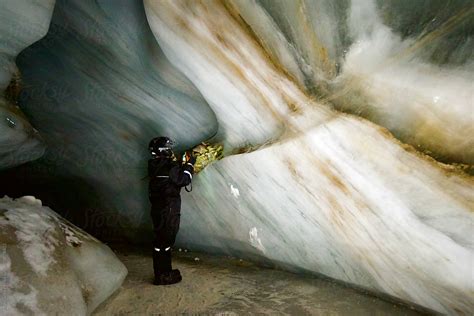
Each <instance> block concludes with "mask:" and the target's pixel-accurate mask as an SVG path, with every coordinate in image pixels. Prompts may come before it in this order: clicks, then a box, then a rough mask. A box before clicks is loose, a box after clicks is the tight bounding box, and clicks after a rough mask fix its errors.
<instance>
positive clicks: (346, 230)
mask: <svg viewBox="0 0 474 316" xmlns="http://www.w3.org/2000/svg"><path fill="white" fill-rule="evenodd" d="M229 3H233V2H232V1H230V2H229ZM229 3H226V4H225V5H222V4H221V3H217V2H206V3H199V4H195V5H193V6H191V7H189V6H188V4H187V3H185V2H173V1H166V2H160V3H159V4H157V3H156V2H154V1H145V8H146V12H147V17H148V20H149V22H150V26H151V28H152V30H153V32H154V34H155V36H156V38H157V41H158V42H159V44H160V45H161V47H162V48H163V51H164V53H165V54H166V55H167V56H168V58H169V59H170V61H171V62H172V63H174V64H175V65H176V67H178V68H179V69H180V70H181V71H183V73H185V74H186V75H187V76H188V77H189V78H190V80H191V81H192V82H193V83H194V84H195V85H196V86H197V87H198V88H199V89H200V91H201V92H202V93H203V96H204V98H206V100H208V102H209V104H210V106H211V107H212V108H213V109H214V110H215V112H216V116H217V119H218V121H219V122H220V123H222V122H224V123H222V124H221V125H220V128H225V129H226V133H225V135H226V137H228V138H225V140H227V146H237V147H238V146H239V145H242V143H241V141H239V138H243V139H247V140H248V141H249V142H250V143H254V142H257V143H259V142H260V144H262V143H265V142H268V143H267V144H264V146H263V147H261V148H259V149H258V150H256V151H253V152H251V153H247V154H243V155H237V156H232V157H227V158H225V159H224V160H223V161H221V162H218V163H216V164H214V165H212V166H210V167H208V169H206V170H204V171H203V172H202V173H200V174H199V176H197V177H196V180H195V186H194V187H195V189H194V192H193V193H192V194H191V195H186V196H185V204H184V205H185V210H186V213H185V215H184V216H183V219H184V222H185V223H186V224H185V225H183V226H184V227H183V229H182V233H181V235H180V240H181V242H183V243H188V244H189V245H191V246H194V247H199V248H201V249H218V250H219V251H221V252H228V253H240V254H244V255H245V254H247V255H249V254H252V253H254V254H255V255H259V256H261V255H262V254H261V252H262V249H266V250H267V251H265V252H264V258H266V259H271V260H272V261H274V262H280V263H281V264H282V265H283V266H287V267H288V266H290V267H291V266H293V267H298V268H303V269H306V270H309V271H314V272H320V273H323V274H325V275H329V276H331V277H333V278H336V279H339V280H343V281H347V282H350V283H353V284H357V285H359V286H362V287H365V288H369V289H372V290H376V291H381V292H384V293H388V294H390V295H393V296H395V297H399V298H402V299H404V300H408V301H412V302H415V303H418V304H420V305H423V306H427V307H430V308H432V309H434V310H437V311H441V312H447V313H456V312H461V313H469V311H471V310H472V309H473V308H474V305H473V302H472V300H471V294H472V292H473V290H474V288H473V278H472V273H471V272H472V258H473V248H472V247H473V239H472V233H471V231H472V220H473V218H474V215H473V212H472V210H473V206H474V204H473V202H474V201H473V193H474V190H473V183H472V179H470V178H468V177H467V176H463V175H458V174H456V171H453V172H450V171H449V168H448V167H446V166H443V165H441V164H439V163H436V162H434V161H432V160H431V159H430V158H428V157H426V156H422V155H420V154H417V153H413V152H410V150H409V148H408V147H404V146H402V144H401V143H399V142H398V141H397V140H396V139H395V138H393V136H391V135H390V134H389V133H387V132H386V131H385V130H384V129H382V128H380V127H377V126H374V125H373V124H371V123H369V122H368V121H365V120H361V119H360V118H356V117H351V116H346V115H343V114H341V113H336V112H334V111H331V109H330V108H329V107H328V105H327V104H324V103H322V102H319V101H317V100H315V99H314V98H311V97H308V95H307V94H306V93H305V92H304V90H302V89H301V88H300V85H298V84H297V83H295V82H294V81H291V80H290V79H289V77H288V76H287V75H286V74H285V73H284V72H282V71H281V70H280V69H278V67H276V66H275V64H274V63H272V62H271V60H269V59H268V58H267V55H265V53H264V51H263V50H262V47H261V46H260V45H259V43H258V42H256V41H255V38H254V37H252V35H253V34H252V33H250V32H248V30H247V29H246V28H245V25H246V24H244V23H243V21H242V20H241V19H240V18H239V16H238V15H236V14H235V11H233V10H234V9H235V8H233V7H232V6H231V5H229ZM237 3H238V4H240V5H243V6H244V7H245V6H248V5H254V6H255V5H256V4H255V2H253V1H245V2H239V1H238V2H237ZM285 3H288V2H285ZM370 3H371V2H370V1H366V2H363V3H359V2H358V1H353V2H352V7H351V8H350V9H349V10H350V11H351V12H352V13H353V14H356V13H357V12H358V13H361V12H360V10H365V8H360V7H358V6H357V4H364V5H367V4H369V7H370ZM298 8H299V7H298ZM256 12H257V11H256ZM280 12H282V11H280ZM354 12H355V13H354ZM300 13H301V12H300ZM362 13H365V14H368V15H369V16H373V15H374V14H376V13H375V12H373V11H367V12H362ZM253 14H255V12H253ZM363 16H364V14H362V17H361V18H359V22H361V21H363ZM353 18H354V17H351V19H353ZM354 19H355V18H354ZM366 22H368V23H369V24H370V21H366ZM259 23H261V21H260V22H259ZM248 25H249V26H250V27H252V23H249V24H248ZM298 32H299V34H300V36H302V35H301V31H298ZM305 36H306V34H305ZM384 38H385V40H390V35H388V34H385V36H384ZM243 43H245V45H244V44H243ZM354 45H358V44H357V43H356V44H354ZM374 46H376V45H374ZM351 49H355V50H357V49H358V48H357V47H356V48H351ZM350 57H351V56H350V54H348V55H346V59H350ZM322 62H323V60H319V61H318V60H313V61H312V63H311V64H310V65H309V66H311V67H316V66H317V65H321V63H322ZM358 66H360V65H358ZM318 69H319V70H321V69H322V70H324V69H323V67H322V66H320V67H319V68H318ZM412 69H413V67H412ZM205 70H209V71H208V72H207V71H205ZM376 74H381V72H380V71H379V72H376ZM404 74H407V73H406V72H404ZM326 75H327V73H326ZM408 75H410V76H411V75H412V74H410V73H408ZM435 75H436V74H435ZM315 76H316V74H315ZM342 76H344V70H343V73H342ZM217 78H219V79H217ZM222 78H225V79H222ZM434 78H436V77H434ZM434 78H430V80H435V79H434ZM457 78H459V77H457ZM313 79H314V80H317V79H318V78H317V76H316V77H315V78H313ZM461 79H462V78H460V80H461ZM335 80H337V78H336V79H335ZM420 80H421V81H423V77H422V78H421V79H420ZM220 82H225V83H224V86H225V90H223V91H220V92H219V93H214V91H215V89H216V88H215V85H217V84H219V83H220ZM463 82H464V81H463ZM229 83H231V84H229ZM407 83H408V82H407ZM466 83H467V81H466ZM423 84H425V83H423V82H421V83H420V85H423ZM463 87H464V86H463V85H462V84H461V85H460V86H457V88H459V89H460V90H461V91H463ZM391 88H392V87H391V86H390V85H387V89H389V90H390V89H391ZM415 88H416V87H415ZM341 89H342V88H341ZM436 93H441V92H440V91H437V92H436ZM453 93H457V92H456V90H454V92H453ZM405 94H406V93H405ZM468 94H469V92H468ZM405 96H409V95H405ZM465 96H466V97H465V98H464V97H463V96H462V94H461V99H460V100H459V101H460V106H461V107H463V110H461V112H460V116H459V117H458V118H457V119H455V120H454V121H452V122H450V123H449V122H444V123H443V124H442V125H443V126H438V129H442V128H458V127H460V126H461V125H462V126H464V129H465V128H470V125H469V122H471V121H472V118H471V117H469V115H468V114H469V111H470V110H471V106H472V104H470V102H469V101H470V100H469V97H468V95H467V94H466V95H465ZM388 97H390V93H389V94H388ZM413 102H414V103H413V104H416V103H417V101H416V100H415V101H413ZM249 105H250V106H251V108H250V110H247V111H246V114H249V115H252V117H253V118H252V119H246V120H243V117H242V115H236V114H234V113H239V110H240V109H249ZM400 106H402V105H400ZM409 107H410V105H409ZM427 112H428V113H429V111H427ZM452 112H456V111H454V110H453V111H452ZM386 115H387V117H389V118H391V119H392V120H393V121H394V122H398V124H400V125H403V124H404V123H403V122H404V121H403V120H397V118H396V117H395V114H394V112H392V113H387V114H386ZM410 116H411V115H410V114H409V113H408V114H407V119H408V120H411V119H413V117H410ZM241 119H242V120H241ZM236 121H238V122H239V123H240V124H242V123H243V124H245V126H244V128H245V129H243V128H242V126H239V128H236V126H238V125H236V123H235V122H236ZM260 121H265V122H266V123H267V124H266V125H262V124H260ZM272 121H273V122H274V124H273V125H271V124H270V123H271V122H272ZM465 122H467V124H465ZM444 125H445V126H444ZM228 126H230V127H228ZM401 128H402V129H404V130H405V131H406V133H407V134H412V135H415V134H416V131H414V130H412V129H410V127H407V126H405V127H401ZM462 132H463V130H462V129H461V130H459V131H457V132H456V133H455V134H456V135H457V136H456V137H460V138H459V139H463V140H466V137H465V135H463V134H462ZM431 136H433V135H431ZM277 139H278V140H277ZM470 141H471V140H470V139H467V143H469V142H470ZM455 142H456V141H455ZM467 143H466V142H464V143H463V144H464V145H466V144H467ZM445 147H448V146H445ZM461 147H462V146H461ZM467 150H468V149H467V147H463V152H466V151H467ZM229 183H232V185H231V190H230V191H229V189H228V188H227V187H226V184H229ZM233 183H235V184H236V185H238V187H239V198H235V197H236V194H235V188H234V185H233ZM255 225H258V226H262V227H265V230H264V233H263V234H259V235H258V239H257V237H256V233H257V231H256V230H255V229H254V227H255ZM249 231H250V242H249V233H248V232H249ZM204 237H205V238H204ZM256 245H258V247H256ZM255 249H257V253H255ZM434 262H436V264H434Z"/></svg>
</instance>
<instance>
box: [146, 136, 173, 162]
mask: <svg viewBox="0 0 474 316" xmlns="http://www.w3.org/2000/svg"><path fill="white" fill-rule="evenodd" d="M173 145H174V142H173V141H172V140H171V139H170V138H168V137H164V136H161V137H155V138H153V139H152V140H151V141H150V144H148V150H150V153H151V154H152V155H153V156H166V157H171V155H172V154H173V151H172V149H173Z"/></svg>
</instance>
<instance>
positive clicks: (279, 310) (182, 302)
mask: <svg viewBox="0 0 474 316" xmlns="http://www.w3.org/2000/svg"><path fill="white" fill-rule="evenodd" d="M113 248H114V250H115V251H116V252H117V255H118V257H119V258H120V260H122V262H124V264H125V265H126V266H127V269H128V271H129V274H128V276H127V278H126V279H125V281H124V284H123V287H122V289H121V291H120V292H117V293H116V294H115V295H113V296H112V297H111V298H110V299H109V300H107V301H106V302H105V303H104V304H102V305H101V306H100V307H99V308H98V309H97V310H96V312H95V313H94V315H118V314H120V315H129V314H130V315H150V314H156V313H160V314H163V315H168V314H173V315H180V314H183V313H184V314H190V315H195V314H206V315H250V314H252V315H262V314H265V315H275V314H278V315H328V314H330V315H369V314H370V315H410V316H411V315H425V314H428V313H429V312H427V311H425V310H415V309H413V307H409V306H405V305H401V304H399V303H395V302H394V301H389V300H382V299H380V298H377V297H374V296H371V295H368V294H365V293H362V292H359V291H356V290H354V289H351V288H347V287H345V286H344V285H341V284H338V283H334V282H331V281H328V280H323V279H319V278H313V277H308V276H301V275H295V274H291V273H288V272H283V271H278V270H273V269H265V268H261V267H257V266H255V265H253V264H250V263H248V262H246V261H241V260H239V259H235V258H230V257H227V258H226V257H215V256H209V255H204V254H201V253H193V252H187V253H185V252H184V251H183V252H175V260H174V265H175V267H177V268H179V269H180V270H181V273H182V274H183V281H182V282H181V283H179V284H177V285H173V286H168V287H156V286H154V285H152V284H151V280H152V278H153V271H152V268H151V267H152V261H151V256H150V255H149V253H148V252H147V250H144V249H131V248H130V247H129V246H126V247H124V246H119V247H116V248H115V247H113Z"/></svg>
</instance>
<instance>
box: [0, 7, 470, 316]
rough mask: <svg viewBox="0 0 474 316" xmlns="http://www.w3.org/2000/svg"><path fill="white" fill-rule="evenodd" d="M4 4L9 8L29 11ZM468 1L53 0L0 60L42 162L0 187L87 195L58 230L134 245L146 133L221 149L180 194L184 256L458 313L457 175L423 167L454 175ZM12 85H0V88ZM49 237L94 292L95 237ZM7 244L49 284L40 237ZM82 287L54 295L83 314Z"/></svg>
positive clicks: (49, 245) (461, 142) (460, 204)
mask: <svg viewBox="0 0 474 316" xmlns="http://www.w3.org/2000/svg"><path fill="white" fill-rule="evenodd" d="M0 3H1V2H0ZM12 3H13V2H8V3H7V4H6V5H7V6H8V5H9V7H10V8H13V9H15V10H16V11H15V12H30V11H28V10H25V11H22V10H23V9H22V8H23V7H22V5H20V4H35V5H39V2H35V1H33V0H31V1H28V2H27V1H21V2H18V3H19V4H18V7H15V5H12ZM41 3H46V2H41ZM466 3H467V2H463V1H453V2H448V3H446V2H443V1H428V0H420V1H416V2H413V1H409V0H387V1H381V0H377V1H372V0H366V1H362V0H340V1H331V0H301V1H284V0H228V1H203V2H197V1H159V2H158V1H153V0H145V1H144V4H143V3H142V2H141V1H134V0H124V1H120V5H118V4H117V2H114V1H107V0H97V1H92V0H69V1H67V0H58V1H56V5H55V10H54V14H53V16H52V23H51V26H50V28H49V32H48V34H47V36H46V37H44V38H43V39H42V40H40V41H39V42H37V43H35V44H33V45H32V46H30V47H28V48H27V49H26V50H24V51H23V52H22V53H20V54H19V56H18V58H17V64H18V67H19V70H20V72H21V79H22V84H23V86H24V88H23V92H22V94H21V97H20V99H19V104H20V106H21V110H22V111H23V112H24V113H25V115H26V117H27V119H26V118H25V119H24V122H25V126H27V125H26V124H27V121H29V122H31V124H32V125H33V126H35V128H37V130H38V131H39V133H40V134H41V138H42V139H43V140H44V144H45V145H46V146H47V151H46V153H45V155H44V156H43V157H42V158H41V159H39V160H37V161H35V162H33V163H28V164H26V165H25V166H22V167H20V168H16V169H10V170H11V173H13V175H12V176H9V179H10V180H11V179H13V178H14V177H15V172H17V174H16V176H17V180H18V181H17V187H19V191H21V192H23V193H24V194H26V193H28V194H33V193H35V192H41V198H42V199H43V197H45V198H47V200H48V205H50V202H49V201H51V202H58V201H61V202H62V204H64V205H65V206H67V201H68V200H69V199H71V200H72V198H71V197H74V199H75V201H76V200H77V201H79V202H81V203H82V202H83V200H84V201H87V203H84V204H85V205H87V207H84V208H82V209H81V208H80V207H77V206H76V205H70V207H66V208H64V209H63V208H57V210H58V211H61V210H63V211H64V210H69V209H72V208H76V209H77V210H79V212H75V214H74V216H70V218H78V217H81V216H82V217H84V222H86V224H87V223H92V224H95V225H97V226H98V229H101V228H103V227H104V226H103V224H104V223H106V225H105V227H107V228H108V229H103V230H104V231H111V229H116V232H118V233H119V234H122V235H127V236H128V237H131V238H132V239H133V240H134V241H138V240H139V238H142V237H143V236H147V235H146V234H147V233H149V230H150V226H151V223H150V221H149V218H148V212H149V211H148V206H149V205H148V201H147V197H146V183H147V181H146V178H145V175H146V160H147V159H148V154H147V151H146V147H147V142H148V141H149V139H150V138H151V137H153V136H157V135H158V134H163V133H165V134H168V135H169V136H171V137H172V138H175V139H177V141H178V143H179V146H178V150H182V149H185V148H189V147H191V146H193V145H195V144H197V143H199V142H201V141H204V140H207V139H211V141H212V142H220V143H223V144H224V146H225V155H226V157H225V158H224V159H223V160H222V161H219V162H216V163H214V164H212V165H210V166H208V167H206V169H204V170H203V171H202V172H201V173H199V174H198V175H197V176H196V177H195V185H194V191H193V192H192V193H191V194H184V195H183V196H184V200H183V217H182V220H183V225H182V229H181V232H180V235H179V236H178V237H179V242H180V243H181V244H182V245H188V246H191V247H195V248H199V249H202V250H208V251H209V250H215V251H218V252H220V253H228V254H231V255H239V256H243V257H249V258H253V259H255V260H261V261H265V262H267V261H271V262H274V263H277V264H279V265H280V266H282V267H285V268H287V269H292V270H295V271H301V270H304V271H307V272H308V271H309V272H316V273H322V274H325V275H328V276H331V277H333V278H336V279H339V280H342V281H345V282H348V283H351V284H355V285H358V286H361V287H364V288H368V289H370V290H373V291H376V292H383V293H388V294H390V295H392V296H395V297H398V298H401V299H404V300H408V301H411V302H416V303H418V304H421V305H423V306H427V307H430V308H432V309H435V310H437V311H440V312H446V313H463V312H464V313H468V312H469V311H470V310H472V308H473V303H472V300H471V299H470V296H469V295H470V294H472V292H473V288H472V284H473V279H472V267H471V266H470V264H471V265H472V260H473V249H472V248H473V244H474V241H473V238H472V217H473V211H472V210H473V203H474V201H473V196H474V192H473V190H474V189H473V188H474V186H473V180H472V177H470V176H468V175H466V174H462V173H460V172H459V170H458V169H457V167H456V166H454V165H451V166H450V165H444V164H442V163H439V162H438V161H436V160H434V159H432V158H431V157H433V158H435V159H438V160H439V161H444V162H456V163H466V164H469V163H471V164H472V157H473V151H472V148H474V146H472V144H473V143H472V137H469V135H470V134H471V133H472V126H473V125H474V124H472V123H473V116H472V97H473V96H472V80H473V73H474V71H473V68H472V65H473V64H472V44H473V43H474V42H473V41H472V30H473V28H472V19H471V21H470V20H469V17H470V16H472V8H471V7H469V6H466ZM2 7H3V4H2ZM470 8H471V9H470ZM50 9H52V2H51V7H50ZM41 12H45V11H41V10H38V15H41V14H42V13H41ZM30 13H31V12H30ZM1 14H2V13H0V15H1ZM24 16H29V17H31V15H28V14H25V15H24ZM41 21H43V22H42V23H43V24H41V27H38V29H37V30H36V29H35V30H34V32H27V33H28V34H29V35H33V34H34V35H35V36H34V38H32V39H31V41H28V43H26V42H25V45H23V46H22V47H21V49H23V48H24V47H26V46H28V45H30V44H31V43H32V42H33V41H34V40H37V39H39V38H40V37H41V36H40V33H41V32H43V33H41V34H43V35H44V32H45V30H46V29H47V25H48V24H49V20H48V23H46V19H41ZM3 22H4V21H3V20H2V22H0V25H1V27H2V28H1V29H0V30H2V34H3V32H4V28H3V26H4V25H6V27H8V25H10V24H12V23H13V25H18V24H16V23H18V22H16V21H15V22H11V21H10V22H8V23H9V24H2V23H3ZM20 22H21V23H19V24H20V25H24V23H23V20H20ZM40 31H41V32H40ZM37 32H38V33H37ZM11 38H12V37H10V39H11ZM9 45H10V44H9ZM18 52H19V50H18V51H15V52H14V53H10V54H9V55H8V56H9V58H10V59H9V60H10V61H11V60H13V59H12V58H13V56H16V55H17V54H18ZM2 56H3V55H2ZM13 72H14V71H13V70H11V69H9V70H8V72H2V75H4V74H6V76H8V79H7V80H6V81H5V82H6V83H8V82H9V81H10V77H11V76H12V73H13ZM3 89H4V87H3V88H2V90H3ZM2 100H3V99H2ZM2 102H3V101H2ZM6 108H7V107H5V106H3V107H0V111H2V110H3V109H6ZM13 108H14V107H13ZM13 108H12V106H11V105H8V110H7V111H8V113H11V112H12V111H11V110H10V109H13ZM341 110H342V111H345V112H349V113H351V115H349V114H343V113H342V112H340V111H341ZM358 116H362V117H364V118H367V119H369V120H371V121H372V122H374V123H376V124H378V125H380V126H378V125H375V124H374V123H371V122H369V121H367V120H365V119H363V118H360V117H358ZM7 123H8V124H10V125H12V123H11V122H9V121H8V122H7ZM16 124H18V123H16ZM0 125H1V122H0ZM381 126H382V127H381ZM384 127H385V128H387V129H389V130H390V131H391V132H392V133H393V136H395V137H396V138H394V137H393V136H392V134H390V132H388V131H387V130H386V129H385V128H384ZM18 130H19V131H23V129H18ZM5 131H8V132H15V133H16V131H15V130H14V129H11V128H10V130H8V129H5ZM31 131H34V130H33V129H31V130H30V132H29V133H30V134H32V133H33V132H31ZM0 132H3V129H2V126H0ZM30 134H28V133H26V134H25V133H24V134H22V135H27V136H21V135H20V134H5V133H3V134H0V155H1V153H2V152H5V150H6V149H5V148H8V150H12V152H14V153H15V155H16V156H15V157H17V158H16V159H19V158H18V157H23V158H25V159H24V160H22V161H27V160H32V159H34V158H36V157H38V156H39V155H41V153H42V150H43V149H42V148H43V147H41V146H39V147H37V148H38V149H39V151H38V154H34V152H35V151H34V150H30V149H28V146H22V149H24V150H26V151H28V152H29V153H32V155H31V156H29V157H28V155H26V156H25V155H23V154H22V153H21V152H20V151H19V150H18V146H11V145H8V147H6V146H3V144H4V143H5V141H6V140H8V141H12V140H14V141H15V140H18V139H20V136H21V137H24V139H27V142H28V144H30V145H32V146H33V147H34V146H36V145H35V144H36V143H35V142H33V141H32V137H30V136H28V135H30ZM5 135H6V136H5ZM18 135H20V136H18ZM25 137H26V138H25ZM397 139H398V140H397ZM400 141H402V142H403V143H402V142H400ZM9 144H11V143H9ZM35 148H36V147H35ZM418 151H422V152H424V153H425V154H428V155H430V156H431V157H429V156H426V155H424V154H421V153H420V152H418ZM0 157H1V156H0ZM1 159H2V158H0V165H2V164H3V165H5V164H4V163H3V162H2V160H1ZM17 161H19V160H17ZM0 168H1V166H0ZM3 174H5V173H3ZM0 176H1V175H0ZM1 180H2V182H0V188H2V189H3V188H5V190H9V186H10V185H11V184H10V182H8V181H3V179H1ZM25 183H29V185H30V186H28V187H27V186H26V184H25ZM40 185H41V186H42V187H41V188H40ZM50 187H54V190H50ZM30 191H31V192H30ZM46 191H48V192H46ZM16 196H18V195H16ZM30 200H31V199H30ZM34 201H35V200H31V201H30V202H34ZM89 202H91V203H89ZM4 203H7V202H4ZM8 203H20V201H10V202H8ZM8 203H7V204H8ZM21 203H26V201H25V199H24V200H23V201H22V202H21ZM37 207H38V208H39V206H37ZM55 209H56V208H55ZM33 214H36V213H34V212H33V213H32V216H34V215H33ZM66 215H67V214H66ZM69 215H70V214H69ZM89 215H91V216H92V217H89ZM94 216H95V217H94ZM0 218H1V216H0ZM60 222H61V221H60ZM44 225H47V223H43V222H39V223H38V226H37V227H36V228H35V227H34V226H32V227H30V228H31V229H32V230H34V229H44V228H45V227H46V226H44ZM25 227H28V226H25ZM54 227H55V230H54V232H58V234H59V233H61V234H63V235H65V237H64V238H65V240H66V242H69V244H70V245H73V246H72V247H69V248H67V249H72V250H75V251H76V252H68V251H66V252H65V253H64V256H65V257H68V256H71V258H75V259H74V260H73V259H71V260H69V261H68V262H69V264H68V265H67V266H66V265H60V267H58V269H60V270H58V271H61V273H63V272H64V273H63V274H64V275H65V277H66V278H70V279H71V280H74V282H75V283H74V282H72V283H73V284H85V283H87V282H88V280H90V279H94V280H95V279H97V280H99V279H100V277H101V273H99V272H101V271H97V274H92V272H91V271H92V270H91V269H90V267H91V266H94V265H96V264H97V265H100V264H101V263H103V262H106V261H107V260H109V259H110V260H112V263H111V264H112V265H113V264H114V263H113V262H115V261H114V260H116V259H115V258H114V257H113V256H109V255H108V252H107V251H109V250H104V252H100V253H103V254H104V255H103V256H102V255H100V254H99V253H97V252H95V248H94V247H99V246H98V245H99V244H97V243H96V244H94V247H92V246H91V247H89V246H84V245H86V244H87V243H84V242H83V240H84V238H82V239H81V238H79V237H78V236H82V235H81V233H79V232H77V231H75V230H74V229H73V228H68V227H71V226H69V225H66V226H64V225H61V224H59V230H58V228H57V226H54ZM90 228H91V229H92V230H94V227H90ZM18 231H19V237H18V242H20V241H21V240H31V241H35V240H37V243H41V247H38V249H40V250H41V251H39V252H35V251H27V254H28V255H27V258H28V260H24V259H23V261H21V264H19V265H18V267H24V268H25V269H26V268H27V269H28V271H30V272H31V273H33V271H34V274H35V275H37V276H38V278H39V277H40V276H41V275H42V273H46V276H47V277H48V272H47V271H49V267H51V266H55V265H58V264H59V263H58V262H59V261H58V260H57V258H56V257H55V253H56V251H57V245H56V244H55V243H56V242H57V239H55V238H52V239H50V240H49V241H48V240H43V239H39V240H38V239H37V236H36V235H34V236H29V235H28V234H27V233H26V232H24V231H22V230H21V229H19V230H18ZM52 233H53V232H52ZM8 236H10V237H8V238H11V236H14V234H13V235H12V234H8ZM15 236H16V235H15ZM48 236H50V235H48V234H46V235H45V236H44V237H45V238H47V237H48ZM15 238H17V237H15ZM35 238H36V239H35ZM15 240H17V239H15ZM46 241H48V242H46ZM81 241H82V242H83V243H82V246H78V247H74V245H77V244H80V242H81ZM61 242H63V241H61ZM104 247H105V246H104ZM15 249H16V250H15V251H14V252H15V253H14V255H12V254H11V253H10V250H9V251H8V257H7V256H4V257H3V258H1V266H0V267H1V269H2V271H13V272H12V273H13V274H12V273H10V272H8V273H9V275H11V277H10V278H9V282H10V284H11V286H10V287H9V291H16V292H15V293H16V294H15V295H14V296H11V297H12V301H11V302H10V303H9V304H17V303H18V302H20V303H19V304H20V305H21V306H23V307H24V308H28V310H29V311H32V312H35V313H39V312H40V311H41V310H43V309H44V306H43V305H41V303H40V302H41V300H42V299H41V297H42V296H44V295H45V293H43V292H42V291H40V290H36V288H35V286H36V284H37V283H35V282H37V279H36V277H35V279H33V282H32V283H31V284H26V283H25V282H23V281H22V280H21V278H20V277H19V276H18V275H17V274H15V273H14V272H15V271H14V269H15V268H16V267H17V265H16V262H17V258H23V257H25V256H26V255H25V254H23V252H22V251H23V249H26V248H15ZM35 249H36V248H35ZM104 249H106V248H104ZM0 251H1V249H0ZM12 251H13V250H12ZM48 251H49V252H48ZM78 253H80V255H78ZM91 253H95V255H94V256H92V255H91ZM38 258H39V259H38ZM48 258H49V259H50V260H49V259H48ZM92 258H94V259H92ZM48 260H49V261H48ZM55 260H56V261H55ZM27 261H28V262H30V264H28V262H27ZM12 262H15V265H12ZM35 262H39V263H40V264H38V265H35ZM97 262H99V263H97ZM117 267H118V270H120V265H117ZM45 271H46V272H45ZM77 271H87V273H84V274H82V273H77ZM77 275H84V276H86V279H81V278H79V277H77ZM118 275H120V271H119V272H117V274H116V276H118ZM22 282H23V283H22ZM104 285H105V286H109V285H108V283H105V284H104ZM93 288H94V289H95V290H92V292H91V293H95V294H94V295H93V296H89V294H88V293H89V290H86V294H87V295H86V296H87V297H88V298H89V299H90V301H88V302H85V301H84V298H83V297H84V289H83V288H80V286H77V287H71V288H69V289H68V291H70V293H71V300H72V299H73V298H74V299H75V300H76V301H75V302H72V301H70V304H73V303H74V304H78V306H81V308H82V310H81V312H84V313H87V312H90V311H91V310H92V309H93V307H94V306H96V304H97V303H98V302H100V301H102V300H103V299H104V298H105V297H106V296H107V295H108V293H109V292H108V291H109V290H110V289H111V288H108V289H102V288H100V284H95V285H94V286H93ZM12 293H13V292H12ZM74 293H75V294H74ZM99 293H102V294H99ZM12 302H13V303H12ZM64 304H66V303H64ZM67 304H69V303H67ZM64 306H66V305H64ZM23 307H21V308H23Z"/></svg>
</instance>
